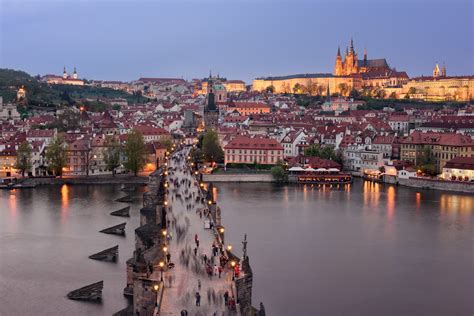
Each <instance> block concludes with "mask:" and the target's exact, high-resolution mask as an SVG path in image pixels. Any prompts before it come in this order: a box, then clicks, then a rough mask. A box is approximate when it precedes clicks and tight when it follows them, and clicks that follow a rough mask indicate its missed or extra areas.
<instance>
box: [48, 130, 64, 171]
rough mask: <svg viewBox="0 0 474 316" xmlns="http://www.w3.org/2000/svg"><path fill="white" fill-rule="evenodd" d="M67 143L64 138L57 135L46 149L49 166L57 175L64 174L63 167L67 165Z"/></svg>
mask: <svg viewBox="0 0 474 316" xmlns="http://www.w3.org/2000/svg"><path fill="white" fill-rule="evenodd" d="M65 147H66V143H65V141H64V138H62V137H61V136H56V137H55V138H54V139H53V141H52V142H51V144H50V145H49V146H48V148H47V149H46V159H47V161H48V168H49V170H50V171H52V172H53V173H54V175H56V176H58V175H59V176H61V177H62V175H63V168H64V167H65V166H66V165H67V153H66V148H65Z"/></svg>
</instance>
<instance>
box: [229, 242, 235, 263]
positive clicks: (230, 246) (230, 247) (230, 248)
mask: <svg viewBox="0 0 474 316" xmlns="http://www.w3.org/2000/svg"><path fill="white" fill-rule="evenodd" d="M227 250H228V251H231V250H232V245H228V246H227ZM232 262H234V261H232ZM234 264H235V262H234Z"/></svg>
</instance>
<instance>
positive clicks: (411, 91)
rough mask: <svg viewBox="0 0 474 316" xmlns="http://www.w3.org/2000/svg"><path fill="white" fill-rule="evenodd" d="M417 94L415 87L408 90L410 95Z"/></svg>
mask: <svg viewBox="0 0 474 316" xmlns="http://www.w3.org/2000/svg"><path fill="white" fill-rule="evenodd" d="M415 93H416V88H415V87H411V88H410V89H408V94H415Z"/></svg>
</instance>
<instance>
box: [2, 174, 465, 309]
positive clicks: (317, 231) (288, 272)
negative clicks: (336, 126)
mask: <svg viewBox="0 0 474 316" xmlns="http://www.w3.org/2000/svg"><path fill="white" fill-rule="evenodd" d="M217 190H218V205H220V207H221V209H222V217H223V223H224V225H225V229H226V233H225V234H226V236H225V238H226V242H229V243H232V245H233V249H234V252H236V253H237V254H241V253H242V249H241V248H242V247H241V244H240V242H241V240H242V239H243V234H244V233H246V234H247V239H248V247H247V249H248V254H249V257H250V262H251V265H252V268H253V272H254V295H253V298H254V305H258V304H259V302H260V301H262V302H264V304H265V308H266V311H267V314H268V315H472V312H473V303H472V302H473V301H472V298H473V293H474V286H473V281H474V278H473V247H472V246H473V228H474V197H473V196H470V195H467V194H456V193H450V192H442V191H428V190H416V189H411V188H405V187H395V186H391V185H381V184H373V183H369V182H364V181H361V180H359V179H356V180H355V182H354V183H353V184H352V185H351V186H343V187H340V188H337V187H333V188H328V187H326V188H318V187H317V186H316V187H311V186H308V185H306V186H298V185H290V186H277V185H273V184H262V183H258V184H257V183H255V184H237V183H225V184H218V186H217ZM142 192H143V191H142V189H140V190H139V191H138V192H137V193H136V196H137V197H140V196H141V194H142ZM124 195H126V193H124V192H121V191H120V190H119V187H118V186H66V185H65V186H61V187H55V186H50V187H39V188H36V189H31V190H16V191H0V315H110V314H112V313H114V312H116V311H118V310H120V309H122V308H123V307H125V306H126V304H127V302H126V300H125V299H124V298H123V296H122V290H123V287H124V286H125V261H126V260H127V259H128V258H130V256H131V253H132V251H133V243H134V237H133V230H134V229H135V228H136V227H137V226H138V211H139V209H140V207H141V203H142V202H141V200H140V199H137V200H136V201H135V202H134V203H132V204H131V215H132V216H131V218H130V219H123V218H120V217H114V216H110V215H109V213H110V212H111V211H114V210H117V209H119V208H121V207H123V206H125V205H127V204H124V203H118V202H114V200H115V199H116V198H118V197H121V196H124ZM123 221H126V222H127V236H126V237H119V236H114V235H105V234H101V233H99V232H98V231H99V230H101V229H103V228H106V227H109V226H112V225H114V224H118V223H120V222H123ZM116 244H118V245H119V261H118V263H117V264H113V263H106V262H99V261H95V260H90V259H88V258H87V257H88V256H89V255H91V254H93V253H95V252H98V251H100V250H103V249H105V248H108V247H111V246H114V245H116ZM99 280H104V292H103V294H104V302H103V304H90V303H84V302H76V301H70V300H68V299H66V298H65V295H66V294H67V292H68V291H70V290H73V289H76V288H78V287H81V286H83V285H86V284H89V283H92V282H96V281H99Z"/></svg>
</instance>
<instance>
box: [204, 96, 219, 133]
mask: <svg viewBox="0 0 474 316" xmlns="http://www.w3.org/2000/svg"><path fill="white" fill-rule="evenodd" d="M203 118H204V128H205V129H206V130H207V131H208V130H211V129H214V130H217V126H218V123H219V110H218V109H217V106H216V100H215V95H214V92H212V91H211V92H209V94H208V95H207V104H206V105H205V106H204V115H203Z"/></svg>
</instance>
